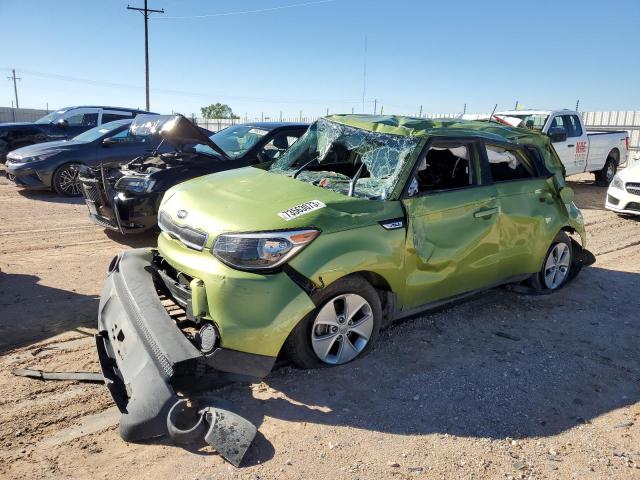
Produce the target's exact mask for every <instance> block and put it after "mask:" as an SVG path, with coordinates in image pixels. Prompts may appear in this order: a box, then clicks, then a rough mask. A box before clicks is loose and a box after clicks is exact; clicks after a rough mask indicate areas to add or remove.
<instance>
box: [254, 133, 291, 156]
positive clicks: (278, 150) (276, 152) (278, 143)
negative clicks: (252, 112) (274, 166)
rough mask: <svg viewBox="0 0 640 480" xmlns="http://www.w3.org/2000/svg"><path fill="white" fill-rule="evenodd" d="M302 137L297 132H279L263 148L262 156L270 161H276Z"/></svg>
mask: <svg viewBox="0 0 640 480" xmlns="http://www.w3.org/2000/svg"><path fill="white" fill-rule="evenodd" d="M299 137H300V135H299V134H298V133H295V132H279V133H277V134H276V135H274V137H273V138H272V139H271V140H270V141H269V143H267V144H266V145H265V146H264V147H262V154H263V155H265V156H266V157H267V158H268V159H269V160H276V159H278V158H280V157H281V156H282V154H283V153H284V152H286V151H287V149H288V148H289V147H290V146H291V145H293V144H294V143H295V142H296V140H298V138H299Z"/></svg>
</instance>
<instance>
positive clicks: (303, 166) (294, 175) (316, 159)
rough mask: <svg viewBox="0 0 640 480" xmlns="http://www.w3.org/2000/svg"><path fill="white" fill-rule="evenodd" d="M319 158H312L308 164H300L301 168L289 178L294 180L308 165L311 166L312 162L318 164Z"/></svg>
mask: <svg viewBox="0 0 640 480" xmlns="http://www.w3.org/2000/svg"><path fill="white" fill-rule="evenodd" d="M319 161H320V158H319V157H313V158H312V159H311V160H309V161H308V162H306V163H304V164H302V166H301V167H299V168H298V169H297V170H296V171H295V172H293V175H292V176H291V178H296V177H297V176H298V175H300V174H301V173H302V171H303V170H304V169H305V168H307V167H308V166H309V165H311V164H312V163H313V162H319Z"/></svg>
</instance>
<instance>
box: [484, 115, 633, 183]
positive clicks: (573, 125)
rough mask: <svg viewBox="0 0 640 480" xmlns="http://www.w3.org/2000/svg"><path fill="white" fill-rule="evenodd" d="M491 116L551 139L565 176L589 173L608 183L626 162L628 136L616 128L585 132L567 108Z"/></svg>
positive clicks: (578, 118)
mask: <svg viewBox="0 0 640 480" xmlns="http://www.w3.org/2000/svg"><path fill="white" fill-rule="evenodd" d="M494 118H495V119H496V120H498V121H501V122H503V123H507V124H509V125H512V126H514V127H522V128H529V129H532V130H538V131H540V132H542V133H544V134H546V135H548V136H549V137H550V138H551V142H552V143H553V146H554V148H555V149H556V152H557V153H558V156H559V157H560V160H562V163H563V164H564V168H565V170H566V172H567V176H569V175H575V174H577V173H584V172H593V173H595V175H596V182H598V183H599V184H602V185H609V183H611V180H613V177H614V175H615V174H616V171H617V169H618V166H619V165H623V164H624V163H625V162H626V161H627V156H628V154H629V135H628V134H627V132H625V131H623V130H620V131H607V132H605V131H588V130H587V129H586V128H585V126H584V124H583V123H582V117H580V114H579V113H578V112H573V111H571V110H512V111H505V112H498V113H496V114H495V115H494Z"/></svg>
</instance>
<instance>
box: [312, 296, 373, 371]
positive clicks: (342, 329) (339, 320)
mask: <svg viewBox="0 0 640 480" xmlns="http://www.w3.org/2000/svg"><path fill="white" fill-rule="evenodd" d="M372 331H373V312H372V310H371V305H369V302H367V301H366V300H365V299H364V298H363V297H361V296H360V295H357V294H355V293H347V294H343V295H338V296H336V297H334V298H333V299H331V300H329V301H328V302H327V303H325V304H324V306H323V307H322V308H321V309H320V311H319V312H318V315H317V316H316V319H315V320H314V322H313V327H312V329H311V346H312V347H313V351H314V352H315V354H316V355H317V357H318V358H319V359H320V360H322V361H323V362H325V363H329V364H332V365H339V364H342V363H347V362H349V361H351V360H353V359H354V358H355V357H357V356H358V355H359V354H360V352H362V350H364V348H365V347H366V346H367V343H369V338H370V337H371V332H372Z"/></svg>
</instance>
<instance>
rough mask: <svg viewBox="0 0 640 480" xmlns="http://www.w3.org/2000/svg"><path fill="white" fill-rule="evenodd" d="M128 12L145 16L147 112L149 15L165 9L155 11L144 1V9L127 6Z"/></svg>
mask: <svg viewBox="0 0 640 480" xmlns="http://www.w3.org/2000/svg"><path fill="white" fill-rule="evenodd" d="M127 10H136V11H138V12H140V13H142V15H143V16H144V67H145V87H146V88H145V94H146V99H147V111H148V110H149V109H150V104H149V15H150V14H152V13H164V8H162V9H160V10H153V9H151V8H147V0H144V8H138V7H131V6H129V5H127Z"/></svg>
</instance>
